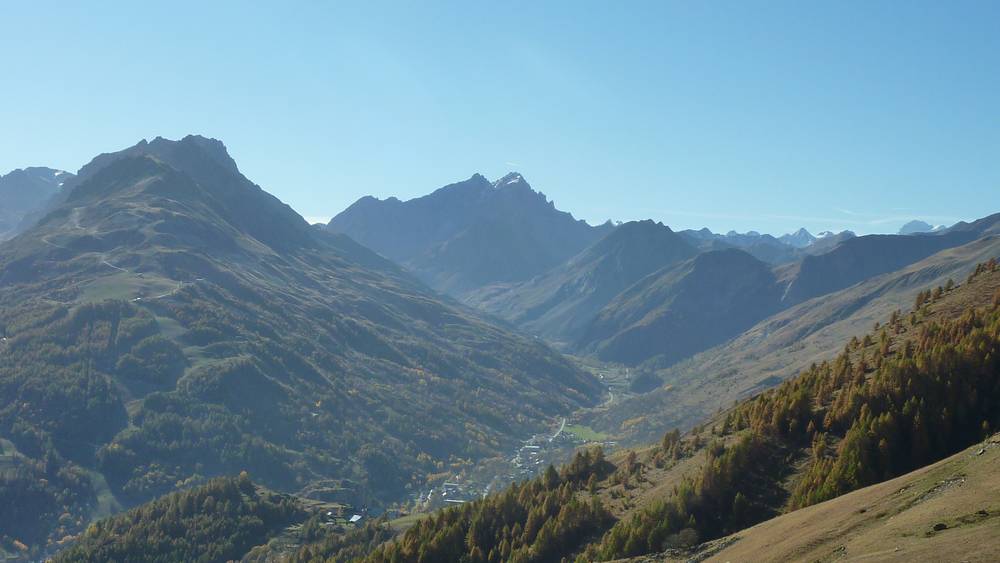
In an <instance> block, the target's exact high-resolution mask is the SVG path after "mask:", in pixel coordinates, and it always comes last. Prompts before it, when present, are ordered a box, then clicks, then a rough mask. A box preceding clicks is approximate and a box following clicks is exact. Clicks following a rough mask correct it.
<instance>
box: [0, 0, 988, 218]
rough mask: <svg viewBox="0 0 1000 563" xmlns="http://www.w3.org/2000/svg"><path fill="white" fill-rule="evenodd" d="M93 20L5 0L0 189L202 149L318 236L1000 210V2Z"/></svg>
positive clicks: (102, 11)
mask: <svg viewBox="0 0 1000 563" xmlns="http://www.w3.org/2000/svg"><path fill="white" fill-rule="evenodd" d="M93 4H96V5H91V4H90V3H82V2H65V3H51V2H16V3H15V2H7V3H3V4H0V21H3V22H4V23H3V32H2V33H0V77H2V78H0V80H2V82H0V124H2V125H0V128H2V131H3V133H2V134H0V170H3V171H7V170H10V169H13V168H18V167H23V166H28V165H48V166H53V167H57V168H65V169H70V170H76V169H77V168H79V167H80V166H81V165H83V164H84V163H86V162H87V161H88V160H89V159H90V158H91V157H92V156H94V155H95V154H97V153H99V152H107V151H111V150H117V149H120V148H123V147H125V146H128V145H131V144H133V143H135V142H136V141H138V140H139V139H141V138H153V137H155V136H157V135H161V136H164V137H168V138H179V137H182V136H183V135H185V134H187V133H200V134H204V135H207V136H212V137H216V138H219V139H222V140H223V141H224V142H225V143H226V144H227V146H228V147H229V149H230V153H231V154H232V155H233V157H234V158H235V159H236V160H237V162H238V163H239V165H240V167H241V169H242V170H243V172H244V173H245V174H246V175H247V176H248V177H250V178H251V179H252V180H254V181H255V182H257V183H259V184H260V185H261V186H263V187H264V188H265V189H267V190H269V191H271V192H272V193H274V194H276V195H277V196H278V197H280V198H281V199H283V200H284V201H286V202H288V203H289V204H291V205H292V206H293V207H294V208H295V209H296V210H298V211H299V212H300V213H302V214H303V215H305V216H310V217H329V216H331V215H333V214H336V213H337V212H339V211H340V210H342V209H343V208H345V207H346V206H348V205H349V204H350V203H352V202H353V201H354V200H356V199H357V198H358V197H361V196H363V195H366V194H373V195H376V196H379V197H387V196H390V195H395V196H398V197H401V198H404V199H405V198H409V197H414V196H418V195H422V194H424V193H428V192H430V191H431V190H433V189H434V188H437V187H440V186H442V185H444V184H447V183H450V182H453V181H457V180H460V179H464V178H467V177H469V176H471V175H472V174H473V173H474V172H481V173H483V174H485V175H486V176H487V177H491V178H496V177H499V176H501V175H503V174H504V173H505V172H507V171H508V170H517V171H520V172H521V173H523V174H524V176H525V177H526V178H527V179H528V181H529V182H530V183H531V184H532V185H533V186H534V187H535V188H536V189H539V190H541V191H543V192H545V193H546V194H547V195H548V196H549V197H550V198H551V199H553V200H555V202H556V205H557V206H558V207H559V208H561V209H565V210H567V211H570V212H572V213H573V214H574V215H576V216H577V217H582V218H585V219H587V220H588V221H591V222H599V221H603V220H605V219H608V218H611V219H615V220H629V219H642V218H653V219H657V220H661V221H663V222H665V223H666V224H668V225H671V226H673V227H675V228H691V227H694V228H696V227H701V226H708V227H709V228H711V229H713V230H715V231H726V230H729V229H736V230H739V231H745V230H749V229H756V230H759V231H762V232H772V233H775V234H780V233H783V232H787V231H790V230H794V229H795V228H798V227H799V226H805V227H807V228H809V229H810V230H812V231H814V232H815V231H819V230H824V229H834V230H839V229H843V228H849V229H852V230H855V231H856V232H859V233H869V232H893V231H895V230H896V229H897V228H898V227H899V225H900V224H902V223H903V222H904V221H906V220H908V219H910V218H922V219H926V220H928V221H929V222H931V223H951V222H954V221H956V220H959V219H964V220H969V219H974V218H977V217H981V216H983V215H986V214H989V213H992V212H997V211H1000V72H998V69H1000V33H997V25H998V23H1000V2H988V1H983V2H927V3H924V2H909V1H908V2H902V1H900V2H870V1H866V2H860V1H859V2H848V1H843V2H826V3H822V4H821V3H818V2H779V1H766V2H764V1H761V2H743V1H740V2H689V3H674V2H665V1H660V2H649V3H642V2H625V3H612V2H582V1H573V2H523V3H522V2H453V3H438V2H401V3H388V2H364V3H357V4H356V5H354V6H351V5H348V4H346V3H327V2H294V3H292V2H289V3H287V4H290V6H286V5H284V4H285V3H277V2H275V3H272V4H271V5H270V6H264V3H263V2H259V3H250V2H190V3H189V2H169V3H168V2H148V3H147V2H99V3H93ZM147 4H150V5H148V6H147ZM251 4H253V5H251Z"/></svg>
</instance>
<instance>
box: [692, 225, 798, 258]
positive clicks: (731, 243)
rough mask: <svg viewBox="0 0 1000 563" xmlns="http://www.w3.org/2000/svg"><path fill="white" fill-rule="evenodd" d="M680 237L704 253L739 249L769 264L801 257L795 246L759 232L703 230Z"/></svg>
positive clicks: (693, 231)
mask: <svg viewBox="0 0 1000 563" xmlns="http://www.w3.org/2000/svg"><path fill="white" fill-rule="evenodd" d="M680 235H681V236H683V237H684V238H686V239H687V240H688V242H689V243H691V244H692V245H693V246H695V247H696V248H698V249H699V250H701V251H703V252H707V251H711V250H723V249H726V248H739V249H740V250H743V251H745V252H747V253H749V254H750V255H751V256H753V257H754V258H757V259H758V260H762V261H764V262H767V263H769V264H784V263H787V262H792V261H794V260H797V259H798V258H799V257H800V252H799V249H798V248H797V247H796V246H795V245H792V244H789V243H787V242H786V241H783V240H780V239H778V238H775V237H773V236H771V235H767V234H760V233H758V232H757V231H748V232H746V233H737V232H736V231H729V232H728V233H726V234H718V233H713V232H712V231H710V230H708V229H707V228H703V229H700V230H697V231H695V230H685V231H680Z"/></svg>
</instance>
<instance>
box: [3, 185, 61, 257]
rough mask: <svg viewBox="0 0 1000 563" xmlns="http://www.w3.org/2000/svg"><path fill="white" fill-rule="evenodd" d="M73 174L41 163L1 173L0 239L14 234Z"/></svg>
mask: <svg viewBox="0 0 1000 563" xmlns="http://www.w3.org/2000/svg"><path fill="white" fill-rule="evenodd" d="M72 178H73V174H70V173H68V172H63V171H62V170H55V169H53V168H44V167H32V168H24V169H18V170H14V171H13V172H10V173H8V174H7V175H5V176H0V240H3V239H5V238H10V237H11V236H13V235H14V234H15V233H16V232H17V231H18V229H20V228H21V227H22V222H23V221H24V220H25V218H26V217H28V216H29V215H30V214H32V213H33V212H35V211H37V210H39V209H41V208H42V207H44V206H45V205H46V203H47V202H48V201H49V200H50V199H51V198H52V197H53V196H54V195H56V194H57V193H59V191H60V190H61V189H62V186H63V184H64V183H65V182H66V181H68V180H70V179H72Z"/></svg>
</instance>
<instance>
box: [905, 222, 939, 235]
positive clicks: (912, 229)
mask: <svg viewBox="0 0 1000 563" xmlns="http://www.w3.org/2000/svg"><path fill="white" fill-rule="evenodd" d="M933 230H934V225H931V224H930V223H927V222H924V221H920V220H916V219H915V220H913V221H910V222H908V223H906V224H905V225H903V226H902V227H900V228H899V233H898V234H901V235H915V234H917V233H929V232H931V231H933Z"/></svg>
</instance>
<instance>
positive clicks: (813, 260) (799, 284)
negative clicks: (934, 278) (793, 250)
mask: <svg viewBox="0 0 1000 563" xmlns="http://www.w3.org/2000/svg"><path fill="white" fill-rule="evenodd" d="M980 236H982V232H980V231H976V230H975V229H970V230H965V231H954V232H948V233H942V234H940V235H938V236H899V235H867V236H863V237H853V238H849V239H847V240H844V241H842V242H841V243H840V244H838V245H837V246H835V247H834V248H833V249H832V250H830V251H829V252H826V253H823V254H818V255H810V256H806V257H805V258H803V259H802V261H801V262H799V263H798V264H796V265H795V267H794V268H791V269H790V270H788V271H787V272H786V275H787V276H790V282H789V284H788V287H787V289H786V290H785V295H784V298H783V299H784V301H785V302H786V303H789V304H796V303H801V302H803V301H806V300H808V299H811V298H813V297H817V296H820V295H826V294H828V293H832V292H834V291H838V290H840V289H844V288H846V287H849V286H851V285H854V284H856V283H858V282H860V281H863V280H866V279H869V278H871V277H873V276H877V275H880V274H884V273H888V272H892V271H895V270H898V269H900V268H903V267H905V266H908V265H910V264H913V263H914V262H917V261H919V260H922V259H924V258H926V257H928V256H930V255H932V254H935V253H937V252H940V251H942V250H945V249H948V248H954V247H956V246H961V245H963V244H967V243H969V242H972V241H973V240H975V239H977V238H979V237H980Z"/></svg>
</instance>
